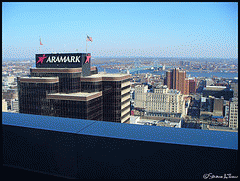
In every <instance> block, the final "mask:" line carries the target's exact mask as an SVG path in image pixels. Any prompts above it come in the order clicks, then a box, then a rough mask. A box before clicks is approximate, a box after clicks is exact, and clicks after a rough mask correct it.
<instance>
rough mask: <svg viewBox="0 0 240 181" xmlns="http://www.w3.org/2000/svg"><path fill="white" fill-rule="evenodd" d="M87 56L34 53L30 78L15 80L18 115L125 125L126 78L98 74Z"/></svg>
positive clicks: (127, 106) (128, 83)
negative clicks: (16, 83)
mask: <svg viewBox="0 0 240 181" xmlns="http://www.w3.org/2000/svg"><path fill="white" fill-rule="evenodd" d="M90 62H91V54H90V53H71V54H66V53H64V54H37V55H36V68H33V69H30V75H31V77H21V78H20V77H19V78H18V90H19V94H20V95H19V112H20V113H28V114H39V115H49V116H57V117H58V116H59V117H68V118H79V119H89V120H100V121H111V122H119V123H122V122H128V121H129V120H130V75H129V74H99V73H98V71H97V68H96V67H91V65H90Z"/></svg>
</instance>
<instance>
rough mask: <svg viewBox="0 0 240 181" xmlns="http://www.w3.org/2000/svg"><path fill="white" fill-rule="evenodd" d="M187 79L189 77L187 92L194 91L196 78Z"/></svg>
mask: <svg viewBox="0 0 240 181" xmlns="http://www.w3.org/2000/svg"><path fill="white" fill-rule="evenodd" d="M188 79H189V93H196V89H197V80H196V78H188Z"/></svg>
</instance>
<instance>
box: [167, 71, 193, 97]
mask: <svg viewBox="0 0 240 181" xmlns="http://www.w3.org/2000/svg"><path fill="white" fill-rule="evenodd" d="M165 79H166V80H165V85H167V87H168V88H169V89H176V90H178V91H181V93H182V94H184V95H188V94H189V85H188V83H189V82H188V80H186V72H185V71H180V70H179V68H175V69H173V70H171V71H167V72H166V78H165Z"/></svg>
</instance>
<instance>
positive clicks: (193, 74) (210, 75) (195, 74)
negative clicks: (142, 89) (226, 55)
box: [98, 67, 238, 78]
mask: <svg viewBox="0 0 240 181" xmlns="http://www.w3.org/2000/svg"><path fill="white" fill-rule="evenodd" d="M98 71H99V72H103V71H104V69H103V68H101V67H99V68H98ZM105 72H106V73H119V72H120V71H119V70H118V69H107V68H106V69H105ZM123 72H126V71H123ZM130 73H131V74H137V73H139V74H141V73H145V74H146V73H150V74H153V75H165V74H166V71H154V70H139V71H133V72H131V70H130ZM186 74H187V77H188V76H190V77H207V78H213V76H215V77H219V78H220V77H222V78H234V77H238V73H234V72H233V73H230V72H228V73H226V72H186Z"/></svg>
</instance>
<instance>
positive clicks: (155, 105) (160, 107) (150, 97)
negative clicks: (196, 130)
mask: <svg viewBox="0 0 240 181" xmlns="http://www.w3.org/2000/svg"><path fill="white" fill-rule="evenodd" d="M146 111H147V115H152V116H163V117H184V116H185V115H186V110H185V101H184V96H183V94H181V92H180V91H177V90H173V89H168V88H167V87H166V86H161V87H158V88H155V89H154V90H153V92H148V93H147V100H146Z"/></svg>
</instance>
